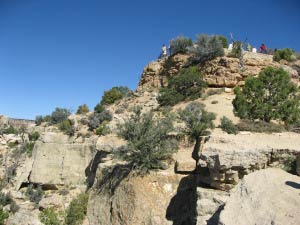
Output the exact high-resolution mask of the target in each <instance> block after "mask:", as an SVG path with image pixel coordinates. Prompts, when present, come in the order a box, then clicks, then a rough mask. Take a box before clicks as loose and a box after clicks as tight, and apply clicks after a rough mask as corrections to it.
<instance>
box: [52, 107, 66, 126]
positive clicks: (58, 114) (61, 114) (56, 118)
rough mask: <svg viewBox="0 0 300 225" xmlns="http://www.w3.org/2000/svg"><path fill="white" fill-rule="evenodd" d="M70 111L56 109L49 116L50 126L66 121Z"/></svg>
mask: <svg viewBox="0 0 300 225" xmlns="http://www.w3.org/2000/svg"><path fill="white" fill-rule="evenodd" d="M70 114H71V113H70V111H69V110H68V109H64V108H56V109H55V110H54V111H53V112H52V114H51V124H58V123H60V122H62V121H64V120H67V119H68V116H69V115H70Z"/></svg>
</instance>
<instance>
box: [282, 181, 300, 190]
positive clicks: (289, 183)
mask: <svg viewBox="0 0 300 225" xmlns="http://www.w3.org/2000/svg"><path fill="white" fill-rule="evenodd" d="M285 184H286V185H288V186H290V187H292V188H295V189H300V184H298V183H296V182H293V181H287V182H285Z"/></svg>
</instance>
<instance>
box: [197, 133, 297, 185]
mask: <svg viewBox="0 0 300 225" xmlns="http://www.w3.org/2000/svg"><path fill="white" fill-rule="evenodd" d="M299 153H300V143H299V136H298V134H295V133H281V134H258V133H257V134H254V133H253V134H251V133H250V134H248V135H242V134H239V135H228V134H225V133H218V131H216V132H214V133H213V136H212V137H211V139H210V141H209V142H208V143H206V146H205V149H204V151H203V155H202V162H201V163H202V167H207V168H208V170H209V174H210V179H209V180H208V181H207V180H204V182H209V184H210V186H211V187H214V188H217V189H220V190H230V189H231V188H233V187H234V186H235V185H236V184H237V183H238V182H239V180H240V179H241V178H243V176H244V175H247V174H249V173H251V172H254V171H256V170H259V169H264V168H267V167H281V168H283V167H284V166H285V165H286V164H287V163H289V160H291V159H293V160H295V159H296V157H297V156H298V155H299Z"/></svg>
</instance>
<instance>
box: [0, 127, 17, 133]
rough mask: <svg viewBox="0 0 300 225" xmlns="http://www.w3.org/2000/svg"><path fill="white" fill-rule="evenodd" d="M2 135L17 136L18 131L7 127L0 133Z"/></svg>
mask: <svg viewBox="0 0 300 225" xmlns="http://www.w3.org/2000/svg"><path fill="white" fill-rule="evenodd" d="M1 133H2V134H18V133H19V132H18V130H17V129H16V128H14V127H13V126H11V125H9V126H8V127H6V128H4V129H3V130H2V131H1Z"/></svg>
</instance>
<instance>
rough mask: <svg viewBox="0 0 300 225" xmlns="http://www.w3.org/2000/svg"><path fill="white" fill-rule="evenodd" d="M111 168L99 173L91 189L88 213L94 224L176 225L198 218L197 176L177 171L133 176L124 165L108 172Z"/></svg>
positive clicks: (91, 222) (90, 221) (90, 220)
mask: <svg viewBox="0 0 300 225" xmlns="http://www.w3.org/2000/svg"><path fill="white" fill-rule="evenodd" d="M101 166H103V165H102V164H100V167H101ZM107 169H108V168H106V172H104V171H102V172H101V175H100V173H98V176H99V175H100V177H98V179H97V182H95V184H94V186H93V188H92V191H91V192H90V197H89V203H88V213H87V215H88V219H89V223H90V224H98V225H112V224H113V225H131V224H160V225H172V224H177V223H176V222H179V221H181V222H184V221H186V222H191V221H192V220H193V219H195V215H196V211H195V210H196V186H195V185H196V183H195V179H194V178H193V177H189V176H183V175H178V174H174V173H173V171H161V172H158V173H151V174H149V175H146V176H144V177H141V176H132V175H129V174H128V169H126V167H124V166H117V167H111V170H110V173H109V174H107ZM192 209H193V210H192ZM178 224H180V223H178ZM187 224H190V223H187Z"/></svg>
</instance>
